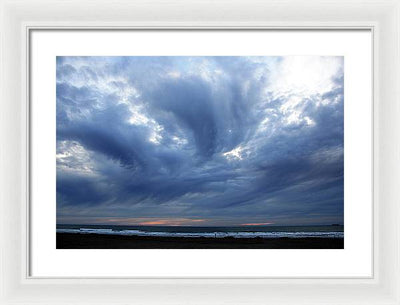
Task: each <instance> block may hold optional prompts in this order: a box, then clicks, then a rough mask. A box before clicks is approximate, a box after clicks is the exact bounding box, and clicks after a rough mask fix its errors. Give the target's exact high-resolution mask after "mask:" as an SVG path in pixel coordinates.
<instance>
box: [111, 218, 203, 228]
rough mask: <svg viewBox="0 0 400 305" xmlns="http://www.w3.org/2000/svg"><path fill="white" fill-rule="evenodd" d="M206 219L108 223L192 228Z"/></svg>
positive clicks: (114, 219)
mask: <svg viewBox="0 0 400 305" xmlns="http://www.w3.org/2000/svg"><path fill="white" fill-rule="evenodd" d="M203 221H205V219H189V218H173V219H154V218H111V219H107V222H109V223H110V222H111V223H117V224H120V225H133V226H190V225H192V224H195V223H200V222H203Z"/></svg>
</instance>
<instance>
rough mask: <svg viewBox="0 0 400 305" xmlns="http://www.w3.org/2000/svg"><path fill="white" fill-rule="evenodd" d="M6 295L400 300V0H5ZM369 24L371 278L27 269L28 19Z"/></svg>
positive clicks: (94, 299)
mask: <svg viewBox="0 0 400 305" xmlns="http://www.w3.org/2000/svg"><path fill="white" fill-rule="evenodd" d="M1 12H2V14H1V17H0V18H1V19H0V20H1V27H0V31H1V38H2V44H1V45H2V49H1V69H2V73H1V87H0V88H1V111H0V116H1V119H0V124H1V125H0V135H1V141H2V146H1V159H0V162H1V163H0V166H1V171H0V173H1V174H0V179H1V180H0V187H1V192H0V193H1V196H0V200H1V210H0V217H1V221H0V223H1V232H0V233H1V235H0V238H1V249H2V251H1V267H0V268H1V269H0V282H1V284H2V287H1V289H0V304H14V303H21V304H91V303H93V304H94V303H107V304H120V303H123V304H132V303H137V304H172V303H174V304H176V303H177V304H181V303H191V304H221V303H231V304H244V303H247V304H264V303H269V304H295V303H298V304H310V303H311V304H326V303H329V304H376V305H378V304H400V289H399V287H400V285H399V284H400V283H399V280H400V265H399V258H400V253H399V249H400V247H399V234H400V226H399V224H400V222H399V220H398V218H399V216H400V207H399V204H398V202H399V199H400V188H399V187H398V181H399V179H400V150H399V147H400V123H399V119H398V118H399V117H400V107H399V102H400V101H399V94H400V92H399V90H398V86H399V85H398V84H399V73H400V60H399V59H400V58H399V57H400V52H399V51H400V43H399V42H400V27H399V24H400V1H398V0H393V1H390V0H382V1H376V2H373V1H371V2H365V1H359V0H348V1H342V0H335V1H323V0H315V1H314V0H312V1H305V0H301V1H264V2H259V1H257V0H249V1H237V0H233V1H217V2H212V1H201V2H198V1H194V0H186V1H180V0H165V1H162V0H155V1H152V2H148V1H145V0H134V1H124V0H115V1H113V2H107V1H102V0H99V1H90V0H80V1H77V0H72V1H68V2H64V1H53V2H49V1H42V0H30V1H28V0H21V1H5V0H4V1H1ZM154 28H157V29H182V30H183V29H185V30H186V29H188V30H189V29H204V28H207V29H314V30H315V29H320V30H324V29H370V30H371V31H372V33H373V51H374V52H373V91H374V92H373V108H374V113H373V121H374V127H373V160H374V164H373V175H374V176H373V206H374V211H373V212H374V219H373V223H374V228H373V231H374V232H373V236H374V243H373V245H374V249H373V251H374V256H373V260H374V264H373V266H374V270H373V277H371V278H346V279H338V278H336V279H335V278H34V277H31V276H29V274H30V273H29V258H30V256H29V249H30V245H29V235H30V231H29V215H30V214H29V213H30V211H29V198H30V197H29V196H30V195H29V194H30V193H29V179H30V176H29V133H30V130H29V97H30V92H29V65H28V63H29V45H30V44H29V37H30V31H31V30H33V29H43V30H45V29H82V30H83V29H93V30H96V29H110V30H111V29H154Z"/></svg>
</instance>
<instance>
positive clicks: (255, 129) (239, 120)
mask: <svg viewBox="0 0 400 305" xmlns="http://www.w3.org/2000/svg"><path fill="white" fill-rule="evenodd" d="M343 170H344V169H343V58H342V57H316V56H310V57H307V56H293V57H58V58H57V220H58V223H86V224H88V223H113V224H163V225H169V224H170V225H177V224H178V225H202V226H203V225H243V224H247V225H259V224H293V225H295V224H331V223H343Z"/></svg>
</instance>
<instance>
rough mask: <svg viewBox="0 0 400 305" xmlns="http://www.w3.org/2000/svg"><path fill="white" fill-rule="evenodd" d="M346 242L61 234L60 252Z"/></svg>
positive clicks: (336, 242)
mask: <svg viewBox="0 0 400 305" xmlns="http://www.w3.org/2000/svg"><path fill="white" fill-rule="evenodd" d="M343 248H344V239H343V238H318V237H307V238H287V237H286V238H233V237H225V238H206V237H196V238H190V237H153V236H121V235H106V234H104V235H102V234H71V233H57V249H343Z"/></svg>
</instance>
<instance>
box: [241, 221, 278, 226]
mask: <svg viewBox="0 0 400 305" xmlns="http://www.w3.org/2000/svg"><path fill="white" fill-rule="evenodd" d="M272 224H274V223H273V222H257V223H242V224H241V226H266V225H272Z"/></svg>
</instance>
